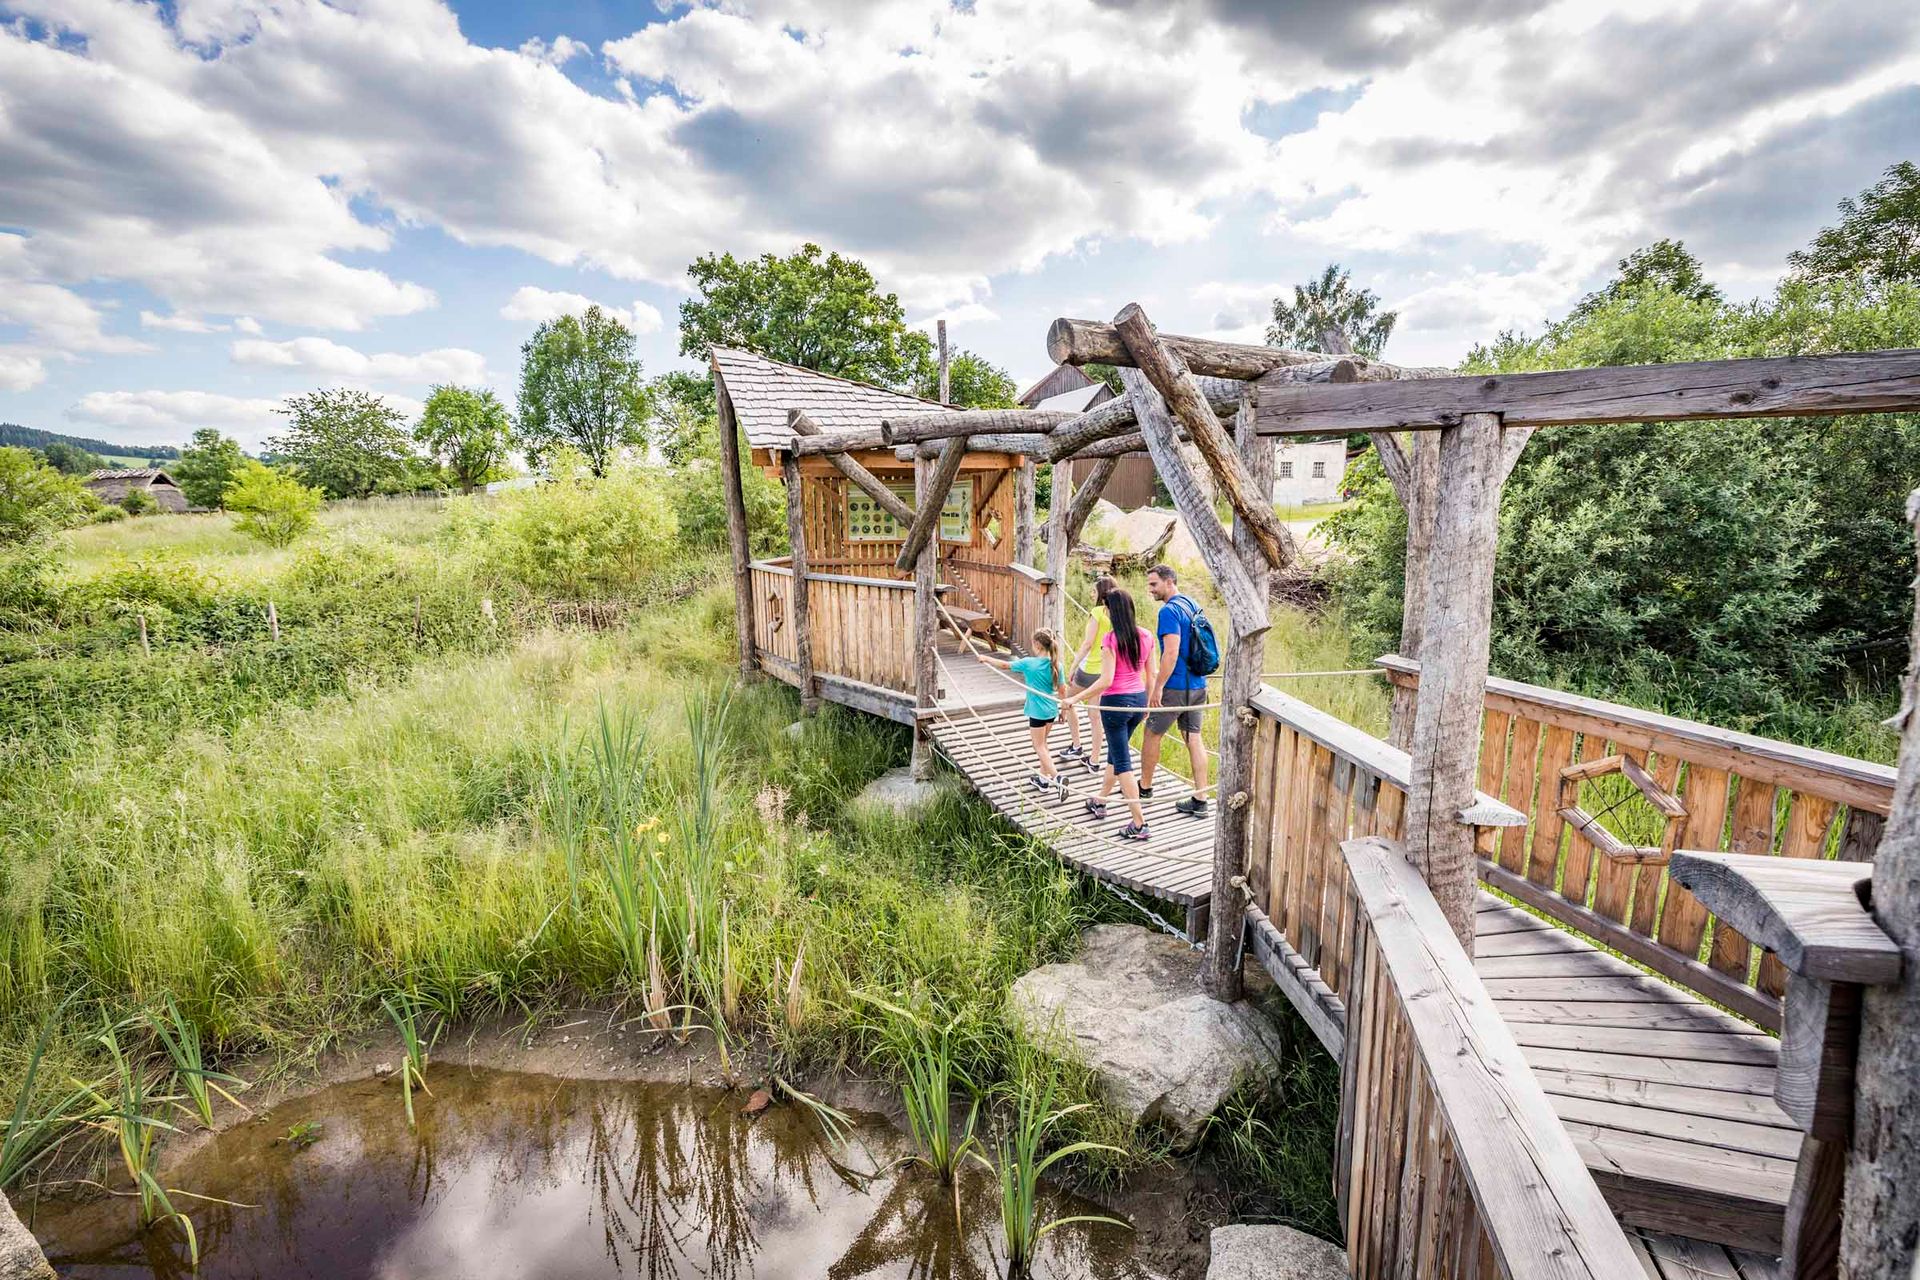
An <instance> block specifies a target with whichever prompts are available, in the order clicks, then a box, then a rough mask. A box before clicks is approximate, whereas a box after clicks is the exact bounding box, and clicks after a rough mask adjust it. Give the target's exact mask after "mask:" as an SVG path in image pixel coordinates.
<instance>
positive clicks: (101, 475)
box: [82, 467, 187, 512]
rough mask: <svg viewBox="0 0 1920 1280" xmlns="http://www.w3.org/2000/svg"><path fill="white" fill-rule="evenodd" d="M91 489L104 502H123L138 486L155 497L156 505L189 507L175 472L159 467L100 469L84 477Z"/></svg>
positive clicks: (166, 508) (176, 508)
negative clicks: (169, 472)
mask: <svg viewBox="0 0 1920 1280" xmlns="http://www.w3.org/2000/svg"><path fill="white" fill-rule="evenodd" d="M82 483H84V484H85V485H86V487H87V491H88V492H89V493H91V494H93V496H94V497H96V498H98V499H100V501H102V502H111V503H115V504H118V503H122V502H125V501H126V498H127V495H128V494H129V493H133V492H135V491H136V490H138V491H139V492H141V493H144V494H146V495H147V496H148V497H149V498H151V499H153V505H154V507H155V508H156V509H158V510H160V511H174V512H179V511H185V510H186V509H187V495H186V494H185V493H183V492H182V491H181V489H180V486H179V485H178V484H175V483H174V479H173V477H172V476H170V475H168V474H167V473H166V472H164V471H162V470H161V469H160V468H158V467H125V468H119V469H115V470H110V471H96V472H94V473H93V474H92V475H89V476H88V477H87V478H86V480H85V481H83V482H82Z"/></svg>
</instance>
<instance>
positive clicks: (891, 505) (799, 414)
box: [787, 409, 913, 527]
mask: <svg viewBox="0 0 1920 1280" xmlns="http://www.w3.org/2000/svg"><path fill="white" fill-rule="evenodd" d="M787 425H788V426H789V427H791V428H792V429H793V432H794V443H795V444H799V443H800V442H801V441H803V440H817V439H821V438H823V437H821V436H820V434H819V432H820V427H819V425H818V424H817V423H815V422H814V420H813V419H812V418H809V417H808V416H807V415H806V411H805V410H802V409H789V410H787ZM798 452H799V451H798V450H797V449H796V450H795V453H798ZM826 459H827V461H828V462H829V463H831V464H832V465H833V469H834V470H835V471H838V472H839V473H840V474H841V475H843V476H845V477H846V478H847V479H849V480H851V481H852V482H853V483H854V484H856V485H858V486H859V487H860V489H861V491H862V492H863V493H865V494H866V495H867V496H868V497H869V498H872V499H873V500H874V501H875V502H877V503H879V504H880V509H881V510H882V511H884V512H886V513H887V514H888V515H890V516H892V517H893V518H894V519H895V520H898V521H899V522H900V524H901V526H902V527H905V526H907V525H911V524H912V523H913V508H912V507H909V506H908V505H907V504H906V503H904V502H902V501H901V500H900V495H899V494H897V493H895V492H894V491H893V490H891V489H889V488H887V486H886V485H884V484H882V483H881V482H880V477H878V476H876V475H874V474H873V472H871V471H869V470H867V469H866V468H865V467H864V466H862V465H860V463H859V462H858V461H856V460H855V459H853V458H850V457H848V456H847V455H846V454H844V453H829V454H827V455H826Z"/></svg>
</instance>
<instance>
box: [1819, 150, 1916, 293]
mask: <svg viewBox="0 0 1920 1280" xmlns="http://www.w3.org/2000/svg"><path fill="white" fill-rule="evenodd" d="M1787 261H1788V263H1790V264H1791V265H1792V267H1793V269H1794V271H1795V272H1796V273H1798V274H1799V275H1801V276H1802V277H1804V278H1806V279H1809V280H1831V279H1834V278H1836V277H1840V276H1852V275H1858V276H1861V277H1863V278H1864V279H1866V280H1867V281H1868V282H1869V283H1871V284H1895V283H1899V282H1902V281H1904V282H1908V283H1916V282H1920V165H1916V164H1914V162H1913V161H1911V160H1902V161H1901V162H1900V163H1899V164H1896V165H1893V166H1891V167H1889V168H1888V169H1887V171H1886V172H1885V173H1884V174H1882V175H1881V177H1880V181H1878V182H1876V183H1874V184H1873V185H1872V186H1871V187H1868V188H1867V189H1866V190H1865V191H1862V192H1861V193H1860V195H1859V197H1858V198H1853V197H1849V198H1847V199H1844V200H1842V201H1841V202H1840V225H1838V226H1835V227H1828V228H1826V229H1825V230H1824V231H1822V232H1820V234H1819V235H1817V236H1815V237H1814V238H1813V243H1812V244H1810V245H1808V246H1807V247H1806V248H1805V249H1799V250H1795V251H1794V252H1793V253H1792V254H1789V255H1788V257H1787Z"/></svg>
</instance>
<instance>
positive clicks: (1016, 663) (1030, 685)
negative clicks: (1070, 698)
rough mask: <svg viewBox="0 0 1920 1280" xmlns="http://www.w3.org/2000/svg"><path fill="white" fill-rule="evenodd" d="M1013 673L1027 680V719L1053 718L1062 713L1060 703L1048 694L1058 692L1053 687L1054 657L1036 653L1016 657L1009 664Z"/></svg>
mask: <svg viewBox="0 0 1920 1280" xmlns="http://www.w3.org/2000/svg"><path fill="white" fill-rule="evenodd" d="M1007 667H1008V669H1009V670H1011V671H1012V672H1013V674H1015V675H1017V676H1019V677H1020V678H1021V679H1022V680H1025V681H1026V682H1027V719H1029V720H1051V719H1053V718H1054V717H1055V716H1058V715H1059V714H1060V703H1059V701H1058V700H1057V699H1054V698H1050V697H1048V696H1046V695H1048V694H1050V693H1054V692H1057V690H1055V689H1054V687H1053V659H1052V658H1044V657H1041V656H1040V655H1038V654H1035V655H1034V656H1033V657H1031V658H1015V659H1014V660H1013V661H1012V662H1009V663H1008V664H1007Z"/></svg>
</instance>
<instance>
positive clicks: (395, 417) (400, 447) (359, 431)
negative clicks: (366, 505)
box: [267, 389, 417, 498]
mask: <svg viewBox="0 0 1920 1280" xmlns="http://www.w3.org/2000/svg"><path fill="white" fill-rule="evenodd" d="M280 412H281V413H283V414H285V415H286V416H287V429H286V430H285V431H283V432H281V433H280V434H279V435H277V436H274V437H273V438H272V439H270V440H268V441H267V447H268V449H269V450H270V451H271V452H272V453H273V454H275V455H276V456H277V457H279V458H282V459H284V460H285V461H287V462H289V463H291V464H293V466H294V468H295V470H297V471H298V472H299V475H300V478H301V479H302V480H304V481H305V482H306V483H308V484H310V485H312V486H313V487H315V488H317V489H319V490H320V491H321V492H322V493H324V494H326V495H327V496H328V497H329V498H364V497H366V496H367V495H368V494H371V493H375V492H392V491H395V490H399V489H404V488H409V487H411V485H410V483H409V480H410V476H411V473H412V470H413V467H414V465H415V464H416V462H417V459H416V457H415V455H414V452H413V441H412V438H411V437H410V436H409V435H408V433H407V429H406V426H405V418H404V416H403V415H402V414H401V412H400V411H399V410H398V409H396V408H394V407H393V406H392V405H390V404H388V403H387V402H386V401H384V400H382V399H381V398H380V397H378V396H375V395H369V394H368V393H366V392H365V391H351V390H346V389H336V390H328V391H310V392H308V393H307V394H306V395H302V396H294V397H293V398H291V399H290V400H288V401H287V403H286V406H285V407H284V408H282V409H281V410H280Z"/></svg>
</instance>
